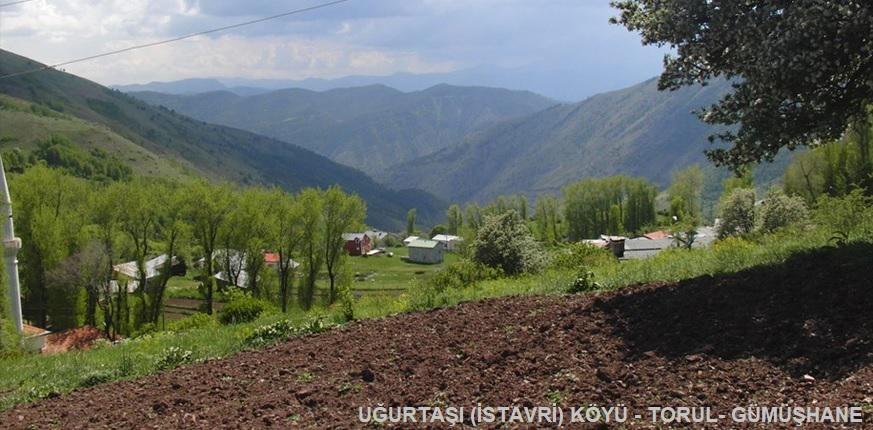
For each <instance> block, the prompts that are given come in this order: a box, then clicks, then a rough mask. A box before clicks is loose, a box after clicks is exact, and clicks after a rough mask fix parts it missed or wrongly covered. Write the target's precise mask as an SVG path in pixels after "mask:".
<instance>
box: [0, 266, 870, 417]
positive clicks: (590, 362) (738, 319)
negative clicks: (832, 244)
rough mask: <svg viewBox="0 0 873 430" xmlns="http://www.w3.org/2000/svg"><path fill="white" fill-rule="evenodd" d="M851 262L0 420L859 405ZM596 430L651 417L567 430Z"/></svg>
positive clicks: (550, 310) (563, 311)
mask: <svg viewBox="0 0 873 430" xmlns="http://www.w3.org/2000/svg"><path fill="white" fill-rule="evenodd" d="M856 251H857V250H856ZM864 251H865V252H869V251H870V250H869V249H866V250H864ZM852 255H856V254H853V253H852V251H851V250H846V251H840V252H827V253H820V254H817V255H811V256H805V257H799V258H798V259H797V260H796V261H793V262H790V263H789V264H786V265H784V266H779V267H765V268H761V269H757V270H754V271H748V272H744V273H741V274H738V275H733V276H730V277H726V278H719V279H712V278H699V279H694V280H690V281H685V282H681V283H676V284H664V285H649V286H640V287H633V288H627V289H624V290H621V291H619V292H615V293H610V294H604V295H600V296H593V295H587V296H550V297H513V298H506V299H498V300H488V301H483V302H477V303H468V304H463V305H460V306H457V307H454V308H450V309H442V310H436V311H431V312H425V313H417V314H409V315H402V316H398V317H394V318H386V319H382V320H373V321H365V322H361V323H355V324H351V325H348V326H346V327H344V328H341V329H336V330H333V331H331V332H328V333H323V334H320V335H315V336H309V337H305V338H298V339H293V340H290V341H288V342H286V343H283V344H280V345H277V346H274V347H272V348H270V349H267V350H262V351H250V352H245V353H241V354H238V355H236V356H234V357H231V358H228V359H222V360H214V361H211V362H207V363H202V364H197V365H191V366H185V367H182V368H179V369H176V370H174V371H171V372H167V373H165V374H161V375H156V376H153V377H147V378H143V379H140V380H137V381H128V382H120V383H112V384H107V385H103V386H98V387H93V388H89V389H82V390H77V391H75V392H73V393H70V394H68V395H64V396H61V397H59V398H55V399H47V400H43V401H41V402H38V403H35V404H28V405H20V406H18V407H16V408H14V409H11V410H8V411H5V412H3V413H2V415H0V423H2V424H0V425H8V426H10V427H12V428H27V427H28V426H32V427H34V428H268V427H273V428H289V427H302V428H358V427H366V426H365V425H364V424H362V423H360V422H359V421H358V408H359V407H366V406H376V405H377V404H383V405H386V406H404V405H409V406H412V405H414V406H421V405H429V406H465V407H473V406H475V405H476V404H477V403H482V404H486V405H493V406H509V405H518V406H533V405H549V404H550V403H551V402H553V401H555V402H559V403H560V404H561V405H563V406H566V407H567V408H569V407H571V406H584V405H588V404H591V403H595V404H598V405H615V404H619V403H621V404H624V405H626V406H627V407H628V408H630V410H631V411H632V412H641V413H646V409H645V408H646V407H648V406H710V407H713V408H714V410H715V411H716V412H720V413H730V412H731V409H732V408H733V407H735V406H743V407H745V406H749V405H753V404H757V405H761V406H779V405H782V404H785V405H799V406H826V405H828V406H847V405H849V406H851V405H862V404H865V403H866V404H868V405H869V404H871V403H873V321H871V320H873V318H871V315H873V282H871V280H870V278H869V277H868V276H867V275H866V273H865V272H866V269H867V267H866V265H868V264H869V262H866V263H865V262H863V261H857V260H853V259H852ZM866 255H870V254H869V253H868V254H866ZM865 411H866V412H865V415H864V422H865V423H864V424H862V425H855V426H852V427H850V428H873V412H871V410H870V408H869V407H866V408H865ZM643 416H644V418H648V415H643ZM631 418H632V417H631ZM687 426H688V425H679V426H678V427H687ZM386 427H391V426H390V425H387V426H386ZM410 427H414V426H411V425H407V426H405V427H404V428H410ZM438 427H446V426H438ZM512 427H513V428H514V427H515V426H512ZM601 427H604V428H606V427H610V428H612V427H614V428H622V427H625V428H648V427H654V425H653V424H651V422H650V421H647V420H646V419H643V420H641V421H635V422H632V423H631V422H629V423H625V424H624V425H622V426H604V425H599V424H591V425H588V426H587V427H586V426H576V425H571V426H569V428H601ZM662 427H663V428H666V427H667V426H662ZM693 427H698V428H699V427H701V426H693ZM748 427H751V428H759V427H754V426H751V425H749V426H748ZM834 427H835V426H834V425H831V424H828V425H818V426H816V425H808V426H804V427H803V428H834ZM707 428H746V426H745V425H737V424H733V423H732V422H730V421H724V422H721V423H719V424H708V425H707ZM766 428H797V427H794V426H793V425H792V424H785V425H776V426H768V427H766Z"/></svg>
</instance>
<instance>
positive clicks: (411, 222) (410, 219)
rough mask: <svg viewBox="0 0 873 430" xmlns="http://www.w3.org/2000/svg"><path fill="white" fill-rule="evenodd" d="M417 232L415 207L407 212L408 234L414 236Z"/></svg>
mask: <svg viewBox="0 0 873 430" xmlns="http://www.w3.org/2000/svg"><path fill="white" fill-rule="evenodd" d="M413 233H415V208H412V209H410V210H409V212H406V235H407V236H412V234H413Z"/></svg>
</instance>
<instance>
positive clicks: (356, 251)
mask: <svg viewBox="0 0 873 430" xmlns="http://www.w3.org/2000/svg"><path fill="white" fill-rule="evenodd" d="M343 240H345V241H346V245H345V248H346V252H348V253H349V255H352V256H358V255H364V254H366V253H368V252H370V250H371V249H373V242H372V239H370V236H367V233H343Z"/></svg>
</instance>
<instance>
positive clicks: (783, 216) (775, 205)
mask: <svg viewBox="0 0 873 430" xmlns="http://www.w3.org/2000/svg"><path fill="white" fill-rule="evenodd" d="M808 220H809V210H808V209H807V207H806V203H804V201H803V199H802V198H800V197H798V196H789V195H787V194H785V193H784V192H783V191H782V190H780V189H779V188H773V189H771V190H770V192H768V193H767V196H766V197H765V198H764V201H763V203H761V206H760V208H759V212H758V229H759V230H761V231H762V232H764V233H769V232H771V231H774V230H777V229H780V228H784V227H788V226H791V225H802V224H805V223H806V222H807V221H808Z"/></svg>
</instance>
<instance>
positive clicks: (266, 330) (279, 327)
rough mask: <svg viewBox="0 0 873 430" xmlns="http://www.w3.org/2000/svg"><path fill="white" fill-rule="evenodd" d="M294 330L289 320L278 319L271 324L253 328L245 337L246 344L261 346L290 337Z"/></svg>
mask: <svg viewBox="0 0 873 430" xmlns="http://www.w3.org/2000/svg"><path fill="white" fill-rule="evenodd" d="M295 331H296V328H295V327H294V324H293V323H292V322H291V320H287V319H284V320H279V321H276V322H274V323H272V324H267V325H264V326H260V327H258V328H256V329H255V331H253V332H252V334H250V335H249V336H248V337H246V340H245V342H246V345H250V346H262V345H269V344H271V343H273V342H276V341H278V340H282V339H286V338H288V337H291V335H293V334H294V333H295Z"/></svg>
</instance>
